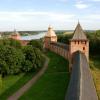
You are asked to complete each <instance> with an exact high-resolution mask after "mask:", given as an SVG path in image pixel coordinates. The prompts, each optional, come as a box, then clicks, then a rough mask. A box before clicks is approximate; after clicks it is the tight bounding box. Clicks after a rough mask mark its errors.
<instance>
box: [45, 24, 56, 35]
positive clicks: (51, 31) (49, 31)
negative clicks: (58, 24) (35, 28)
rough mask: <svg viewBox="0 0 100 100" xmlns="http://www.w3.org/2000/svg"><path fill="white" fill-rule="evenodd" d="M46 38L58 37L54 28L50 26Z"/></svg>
mask: <svg viewBox="0 0 100 100" xmlns="http://www.w3.org/2000/svg"><path fill="white" fill-rule="evenodd" d="M45 36H46V37H55V36H56V34H55V32H54V30H53V28H52V27H51V26H49V28H48V32H47V33H46V35H45Z"/></svg>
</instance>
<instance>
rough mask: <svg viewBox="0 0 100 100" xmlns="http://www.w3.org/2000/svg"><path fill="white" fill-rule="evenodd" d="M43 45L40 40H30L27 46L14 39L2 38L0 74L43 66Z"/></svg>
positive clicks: (0, 44) (14, 72)
mask: <svg viewBox="0 0 100 100" xmlns="http://www.w3.org/2000/svg"><path fill="white" fill-rule="evenodd" d="M43 63H44V57H43V55H42V45H41V43H40V42H39V41H35V40H33V41H30V43H29V44H28V45H27V46H21V44H20V42H19V41H17V40H12V39H5V40H0V74H1V75H2V77H4V76H6V75H9V74H19V73H22V72H29V71H36V70H38V69H40V68H41V67H42V66H43Z"/></svg>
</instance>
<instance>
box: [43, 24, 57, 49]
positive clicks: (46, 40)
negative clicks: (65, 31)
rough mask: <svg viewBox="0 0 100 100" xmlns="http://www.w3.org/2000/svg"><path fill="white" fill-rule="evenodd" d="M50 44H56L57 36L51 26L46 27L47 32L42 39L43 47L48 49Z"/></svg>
mask: <svg viewBox="0 0 100 100" xmlns="http://www.w3.org/2000/svg"><path fill="white" fill-rule="evenodd" d="M50 42H57V35H56V34H55V32H54V30H53V28H52V27H51V26H49V27H48V32H47V33H46V35H45V37H44V47H45V48H47V49H49V44H50Z"/></svg>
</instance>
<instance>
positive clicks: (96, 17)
mask: <svg viewBox="0 0 100 100" xmlns="http://www.w3.org/2000/svg"><path fill="white" fill-rule="evenodd" d="M86 18H87V19H90V20H97V21H98V20H100V14H91V15H87V16H86Z"/></svg>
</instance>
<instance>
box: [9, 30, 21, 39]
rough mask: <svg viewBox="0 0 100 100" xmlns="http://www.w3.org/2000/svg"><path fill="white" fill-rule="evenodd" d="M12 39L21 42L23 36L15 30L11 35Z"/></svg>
mask: <svg viewBox="0 0 100 100" xmlns="http://www.w3.org/2000/svg"><path fill="white" fill-rule="evenodd" d="M10 38H12V39H15V40H21V36H20V34H19V33H18V32H17V31H16V30H14V32H13V33H12V34H11V37H10Z"/></svg>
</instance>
